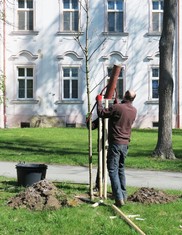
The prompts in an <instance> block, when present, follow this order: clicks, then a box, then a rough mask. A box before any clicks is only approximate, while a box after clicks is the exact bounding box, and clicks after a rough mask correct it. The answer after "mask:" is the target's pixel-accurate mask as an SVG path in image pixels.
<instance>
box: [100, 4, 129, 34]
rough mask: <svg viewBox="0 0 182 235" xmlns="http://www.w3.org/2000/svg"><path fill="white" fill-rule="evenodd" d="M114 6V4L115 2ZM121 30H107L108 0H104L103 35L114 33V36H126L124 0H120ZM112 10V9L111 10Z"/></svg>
mask: <svg viewBox="0 0 182 235" xmlns="http://www.w3.org/2000/svg"><path fill="white" fill-rule="evenodd" d="M110 1H114V2H116V1H118V0H110ZM115 6H116V4H115ZM122 7H123V8H122V14H123V16H122V18H123V23H122V31H116V30H115V31H109V30H108V0H107V1H105V24H104V32H103V35H114V36H128V32H126V1H125V0H122ZM111 12H112V11H111Z"/></svg>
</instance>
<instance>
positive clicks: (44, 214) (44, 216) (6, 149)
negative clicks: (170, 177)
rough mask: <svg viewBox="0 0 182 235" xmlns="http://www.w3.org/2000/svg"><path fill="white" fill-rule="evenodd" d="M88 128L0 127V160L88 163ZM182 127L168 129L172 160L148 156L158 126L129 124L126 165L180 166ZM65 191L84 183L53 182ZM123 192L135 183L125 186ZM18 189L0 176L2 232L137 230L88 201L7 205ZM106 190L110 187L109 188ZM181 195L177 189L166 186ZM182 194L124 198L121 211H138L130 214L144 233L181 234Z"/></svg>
mask: <svg viewBox="0 0 182 235" xmlns="http://www.w3.org/2000/svg"><path fill="white" fill-rule="evenodd" d="M87 135H88V132H87V130H86V129H84V128H80V129H75V128H47V129H46V128H45V129H41V128H37V129H34V128H27V129H26V128H25V129H1V130H0V161H14V162H19V161H25V162H42V163H47V164H53V163H56V164H64V165H67V164H70V165H88V140H87V138H88V137H87ZM181 141H182V130H173V149H174V152H175V155H176V157H177V159H176V160H166V161H164V160H159V159H154V158H151V153H152V151H153V150H154V148H155V145H156V143H157V130H133V132H132V139H131V143H130V147H129V154H128V157H127V160H126V166H127V167H130V168H143V169H153V170H170V171H181V172H182V155H181ZM93 163H94V164H96V163H97V131H93ZM56 185H57V187H58V188H61V190H64V192H66V193H67V195H69V196H74V195H78V194H81V193H85V192H88V186H86V185H77V184H69V183H58V182H57V183H56ZM127 189H128V193H129V194H131V193H133V192H134V191H135V190H136V188H131V187H128V188H127ZM21 190H23V189H22V188H20V187H18V186H17V185H16V180H15V179H9V178H5V177H0V211H1V214H0V218H1V220H0V231H1V234H3V235H32V234H33V233H34V234H40V235H71V234H73V235H81V234H87V235H110V234H112V235H118V234H123V235H136V234H137V232H136V231H134V229H132V228H131V227H129V226H128V224H126V223H125V222H124V221H123V220H122V219H121V218H119V217H118V216H116V217H115V218H114V219H111V218H110V216H114V215H116V214H115V211H113V209H112V208H111V206H110V205H111V204H112V203H113V201H111V200H110V199H108V200H107V201H106V203H107V204H109V206H99V207H96V208H92V207H91V206H90V205H89V204H86V203H84V204H81V205H79V206H77V207H65V208H62V209H60V210H56V211H49V210H46V211H41V212H40V211H36V212H32V211H28V210H26V209H17V210H14V209H12V208H10V207H8V206H7V201H8V199H9V198H11V197H12V196H14V195H15V194H17V193H18V192H20V191H21ZM109 190H110V189H109ZM167 192H168V193H170V194H175V195H178V196H182V191H175V190H173V191H172V190H168V191H167ZM181 208H182V200H181V199H178V200H177V201H175V202H172V203H168V204H160V205H159V204H158V205H143V204H140V203H131V202H128V203H127V204H126V205H125V206H124V207H123V208H122V211H123V212H124V213H125V214H126V215H127V214H140V216H141V218H144V220H143V221H137V220H134V219H132V220H133V222H134V223H135V224H136V225H137V226H139V227H140V229H141V230H142V231H144V232H145V233H146V234H147V235H156V234H157V235H171V234H174V235H178V234H179V235H180V234H181V233H182V230H181V229H180V225H182V211H181Z"/></svg>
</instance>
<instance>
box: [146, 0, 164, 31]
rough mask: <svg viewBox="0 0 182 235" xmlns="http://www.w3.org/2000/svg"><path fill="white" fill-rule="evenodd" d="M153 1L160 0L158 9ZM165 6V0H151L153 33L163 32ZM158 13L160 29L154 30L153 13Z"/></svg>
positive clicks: (157, 0) (151, 29) (158, 0)
mask: <svg viewBox="0 0 182 235" xmlns="http://www.w3.org/2000/svg"><path fill="white" fill-rule="evenodd" d="M153 2H158V6H159V7H158V9H153ZM163 6H164V0H151V7H150V12H151V14H150V30H149V31H150V32H151V33H153V34H161V33H162V26H163V12H164V10H163ZM154 14H158V22H159V25H158V29H157V30H154V26H153V22H154V21H153V15H154Z"/></svg>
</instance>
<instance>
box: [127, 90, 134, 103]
mask: <svg viewBox="0 0 182 235" xmlns="http://www.w3.org/2000/svg"><path fill="white" fill-rule="evenodd" d="M135 97H136V93H135V92H134V91H132V90H131V91H130V90H128V91H126V92H125V95H124V99H125V100H129V101H133V100H134V99H135Z"/></svg>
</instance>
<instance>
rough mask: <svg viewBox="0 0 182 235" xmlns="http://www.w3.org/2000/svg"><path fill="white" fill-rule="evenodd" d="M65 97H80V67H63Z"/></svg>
mask: <svg viewBox="0 0 182 235" xmlns="http://www.w3.org/2000/svg"><path fill="white" fill-rule="evenodd" d="M63 99H78V68H75V67H74V68H63Z"/></svg>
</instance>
